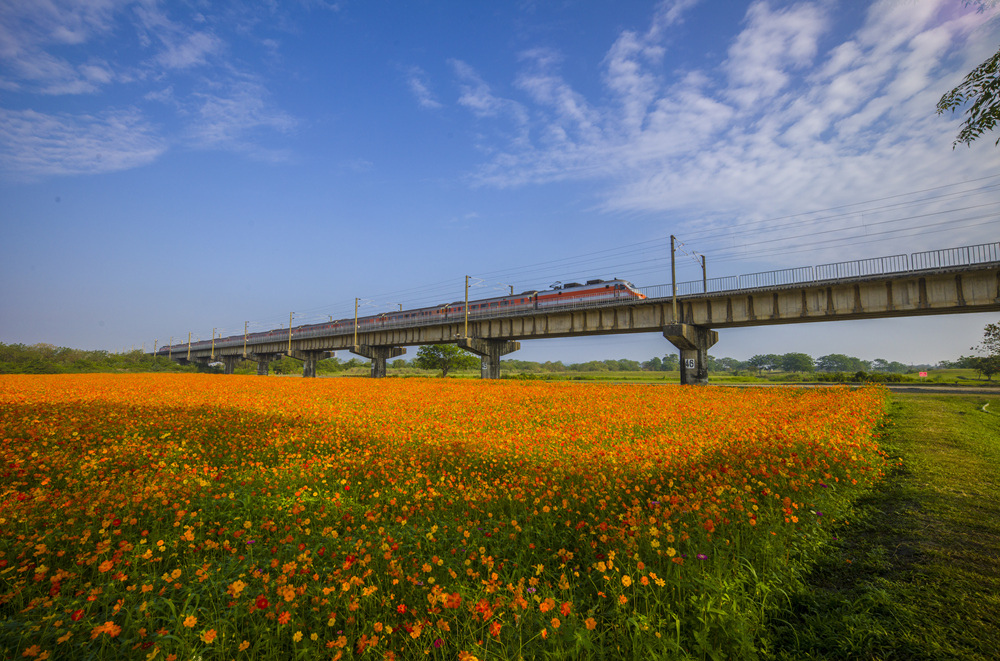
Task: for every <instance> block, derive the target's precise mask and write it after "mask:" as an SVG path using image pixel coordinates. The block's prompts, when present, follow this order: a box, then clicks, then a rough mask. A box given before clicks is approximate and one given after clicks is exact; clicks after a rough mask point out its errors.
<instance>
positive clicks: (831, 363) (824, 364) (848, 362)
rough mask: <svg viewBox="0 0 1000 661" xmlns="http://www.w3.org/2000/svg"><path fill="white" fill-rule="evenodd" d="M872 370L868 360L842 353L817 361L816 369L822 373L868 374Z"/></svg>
mask: <svg viewBox="0 0 1000 661" xmlns="http://www.w3.org/2000/svg"><path fill="white" fill-rule="evenodd" d="M871 368H872V365H871V363H869V362H868V361H867V360H861V359H860V358H855V357H853V356H845V355H844V354H842V353H831V354H828V355H826V356H820V357H819V358H817V359H816V369H818V370H820V371H821V372H868V371H870V370H871Z"/></svg>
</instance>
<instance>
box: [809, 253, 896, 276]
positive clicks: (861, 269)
mask: <svg viewBox="0 0 1000 661" xmlns="http://www.w3.org/2000/svg"><path fill="white" fill-rule="evenodd" d="M909 270H910V266H909V260H908V259H907V257H906V255H890V256H889V257H873V258H871V259H855V260H853V261H850V262H835V263H833V264H820V265H819V266H817V267H816V270H815V276H816V279H817V280H837V279H840V278H860V277H864V276H871V275H887V274H889V273H902V272H904V271H909Z"/></svg>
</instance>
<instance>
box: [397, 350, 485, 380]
mask: <svg viewBox="0 0 1000 661" xmlns="http://www.w3.org/2000/svg"><path fill="white" fill-rule="evenodd" d="M413 364H414V365H416V366H417V367H420V368H422V369H427V370H441V376H448V372H450V371H452V370H455V371H458V370H471V369H476V368H478V367H479V365H480V361H479V358H477V357H476V356H473V355H472V354H470V353H468V352H466V351H464V350H462V349H460V348H458V347H457V346H455V345H454V344H428V345H425V346H422V347H420V349H418V350H417V357H416V358H415V359H414V361H413Z"/></svg>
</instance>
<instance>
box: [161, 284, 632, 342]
mask: <svg viewBox="0 0 1000 661" xmlns="http://www.w3.org/2000/svg"><path fill="white" fill-rule="evenodd" d="M645 298H646V295H645V294H643V293H642V292H640V291H638V290H637V289H636V287H635V285H633V284H632V283H631V282H629V281H628V280H622V279H619V278H615V279H612V280H600V279H595V280H587V281H586V282H583V283H580V282H567V283H565V284H564V283H561V282H556V283H554V284H552V285H551V286H550V287H549V289H546V290H543V291H539V290H530V291H525V292H521V293H520V294H510V295H507V296H497V297H494V298H483V299H477V300H474V301H469V303H468V305H469V317H470V318H481V317H483V316H494V315H498V314H500V315H502V314H507V313H530V312H531V311H533V310H549V309H553V308H559V307H564V306H571V305H579V304H587V303H605V302H612V301H622V302H625V301H639V300H642V299H645ZM465 305H466V304H465V301H456V302H454V303H445V304H442V305H436V306H432V307H426V308H418V309H414V310H400V311H398V312H383V313H380V314H375V315H369V316H365V317H359V318H358V319H357V329H358V332H359V333H360V332H368V331H372V330H379V329H380V328H381V327H386V326H388V327H391V326H397V325H402V326H409V325H424V324H430V323H434V322H437V321H459V320H462V319H464V317H465ZM354 328H355V320H354V318H353V317H352V318H350V319H338V320H336V321H329V322H322V323H318V324H306V325H301V326H294V327H293V328H292V332H291V337H292V339H295V338H296V336H298V337H300V338H301V337H302V336H303V335H305V336H306V337H310V336H314V335H324V334H340V333H350V332H353V331H354ZM288 337H289V333H288V330H287V329H276V330H270V331H262V332H257V333H250V334H249V335H247V336H245V337H244V336H243V335H231V336H228V337H218V338H215V340H214V342H215V346H216V348H219V347H220V346H227V345H231V344H236V343H239V344H240V345H242V344H243V343H244V341H246V342H247V343H249V344H259V343H261V342H268V341H273V342H279V341H287V340H288ZM211 345H212V341H211V340H199V341H197V342H192V343H191V345H190V347H191V349H203V348H207V347H209V346H211ZM187 348H188V344H187V343H186V342H185V343H183V344H175V345H173V346H169V345H168V346H164V347H162V348H160V349H159V350H158V351H157V355H167V354H168V353H170V352H175V351H181V350H185V351H186V350H187Z"/></svg>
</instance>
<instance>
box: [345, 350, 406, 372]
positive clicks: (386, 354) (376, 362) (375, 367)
mask: <svg viewBox="0 0 1000 661" xmlns="http://www.w3.org/2000/svg"><path fill="white" fill-rule="evenodd" d="M350 351H351V353H353V354H357V355H358V356H361V357H362V358H368V359H369V360H371V361H372V378H373V379H381V378H382V377H384V376H385V365H386V363H387V362H388V360H389V359H390V358H395V357H397V356H402V355H403V354H404V353H406V349H404V348H403V347H392V346H385V345H381V346H371V345H367V344H355V345H354V346H352V347H351V349H350Z"/></svg>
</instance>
